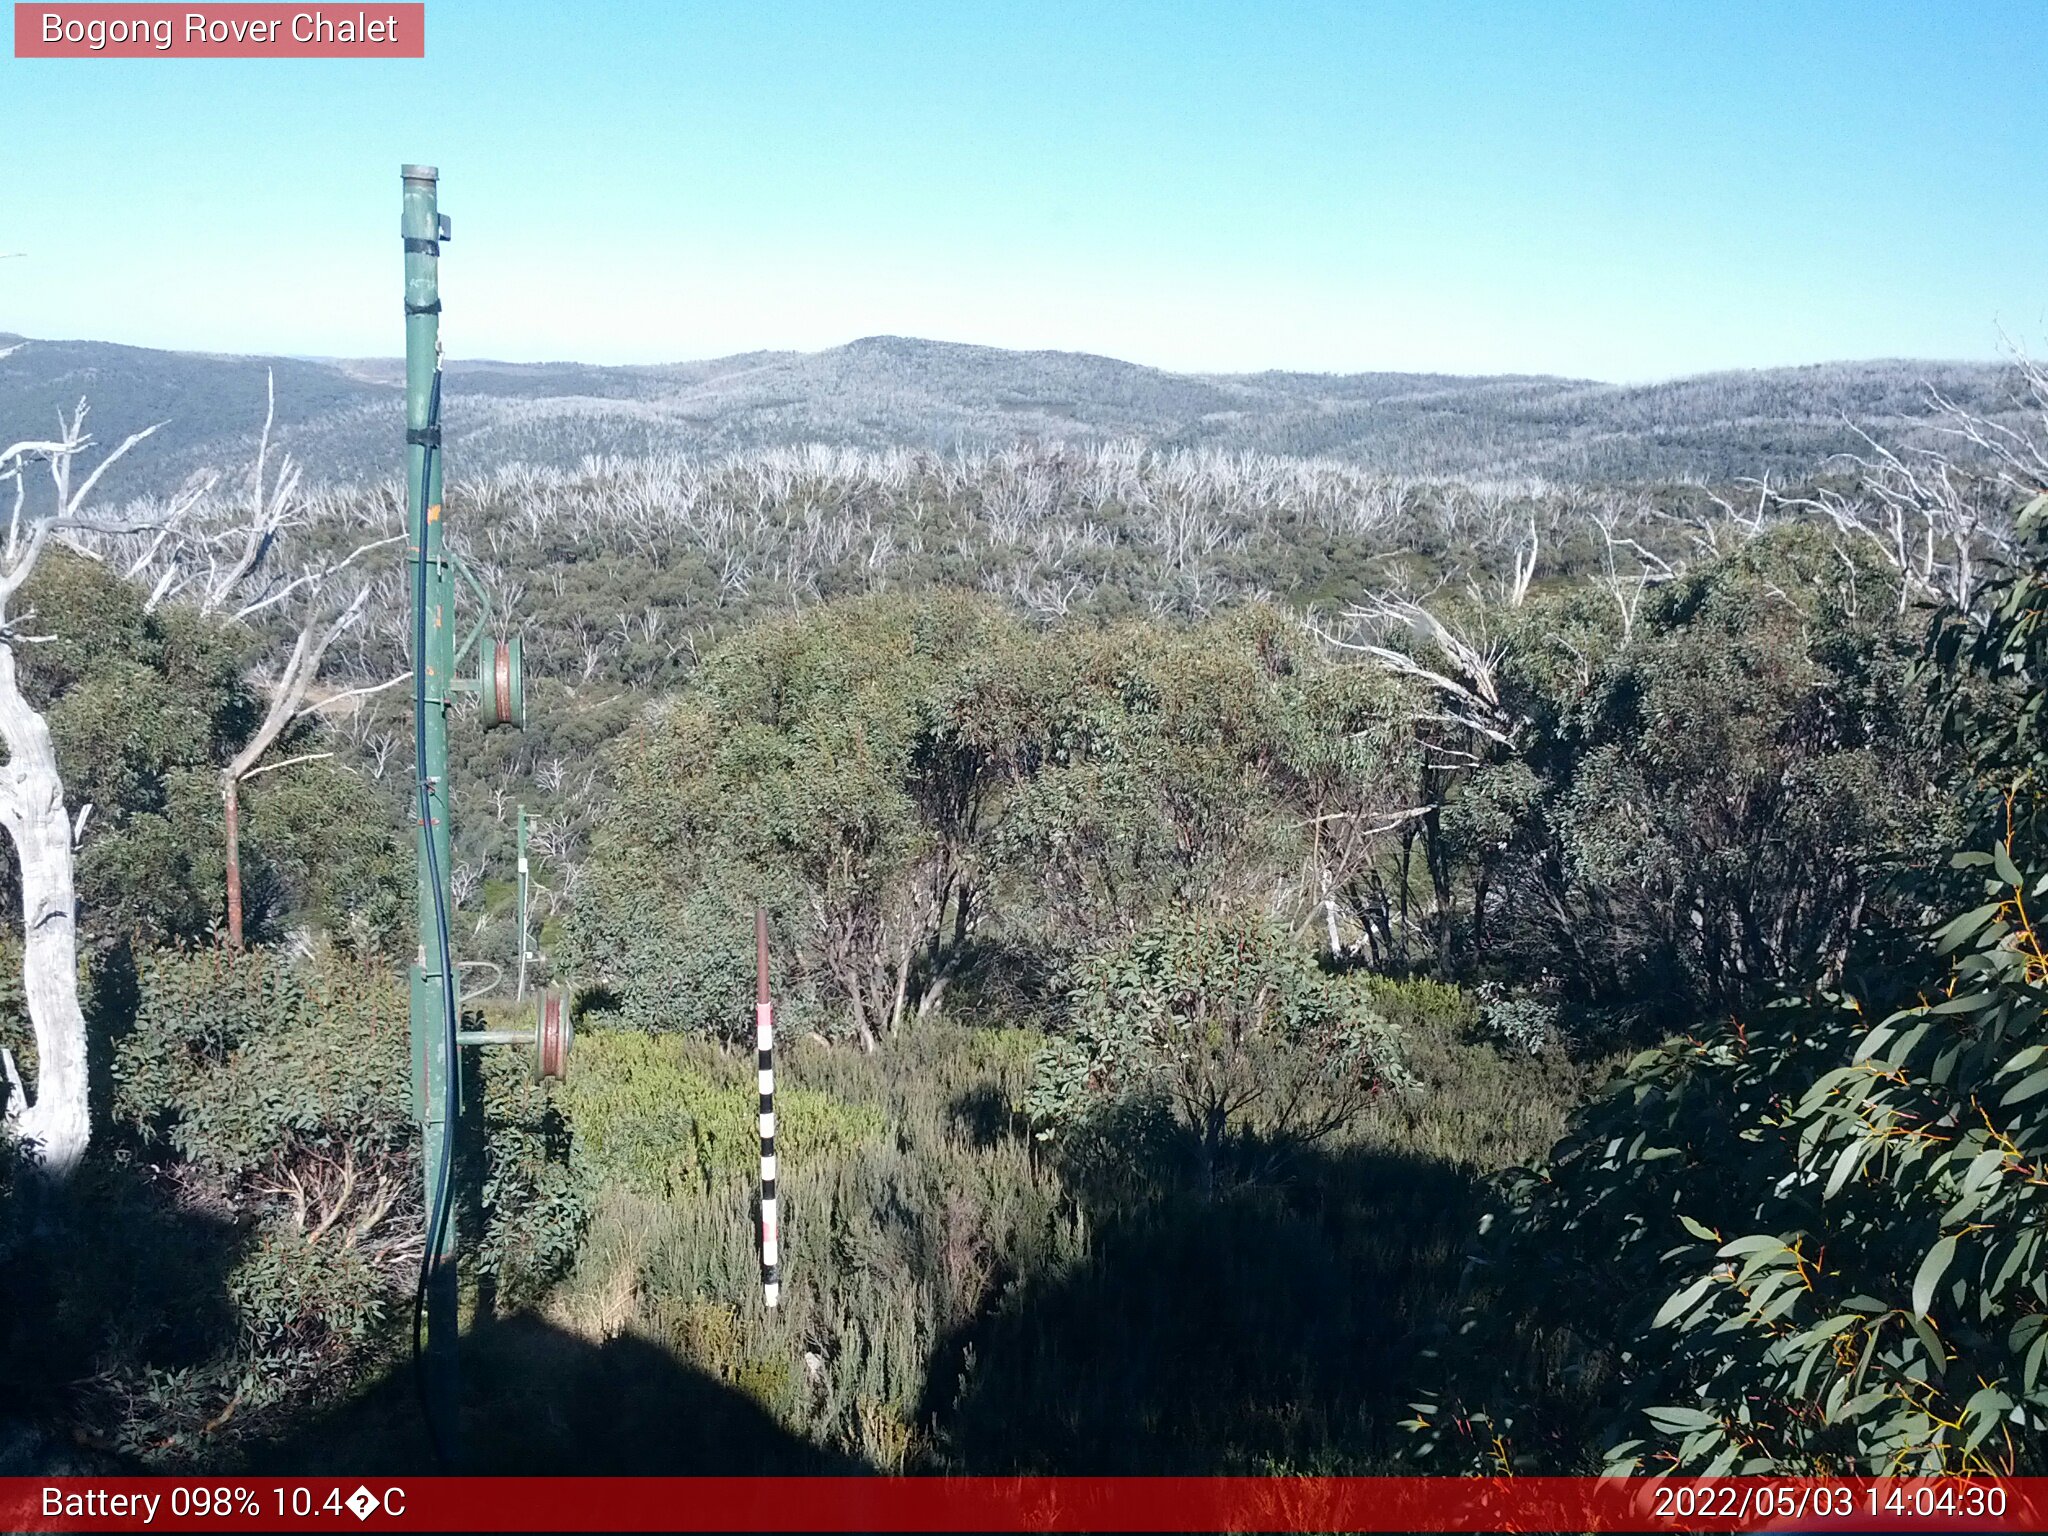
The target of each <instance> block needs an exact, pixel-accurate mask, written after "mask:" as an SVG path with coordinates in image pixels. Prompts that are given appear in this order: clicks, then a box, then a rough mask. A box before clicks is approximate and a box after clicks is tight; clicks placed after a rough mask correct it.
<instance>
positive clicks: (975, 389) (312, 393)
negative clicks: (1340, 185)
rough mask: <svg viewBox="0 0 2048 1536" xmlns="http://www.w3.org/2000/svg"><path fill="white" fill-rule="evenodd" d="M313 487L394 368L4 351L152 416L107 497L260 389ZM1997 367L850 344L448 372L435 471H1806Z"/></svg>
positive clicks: (361, 435)
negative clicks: (155, 429) (1166, 467)
mask: <svg viewBox="0 0 2048 1536" xmlns="http://www.w3.org/2000/svg"><path fill="white" fill-rule="evenodd" d="M265 369H271V370H274V371H275V373H276V376H277V379H278V384H279V396H278V398H279V404H280V410H281V412H282V415H281V417H280V420H281V422H282V423H283V424H285V425H286V426H288V427H289V428H290V429H291V431H292V434H293V435H292V443H293V447H294V451H295V452H296V453H297V454H298V456H299V459H300V461H301V462H302V463H303V464H305V466H306V467H307V470H308V472H309V474H310V475H311V476H312V477H313V478H314V479H315V480H317V481H321V482H337V481H355V482H365V481H375V480H378V479H381V478H382V477H383V476H384V475H386V474H388V473H389V470H390V463H391V458H390V437H391V423H392V421H393V420H394V419H395V416H396V413H397V411H398V409H399V393H400V390H401V388H402V385H403V371H402V368H401V367H400V365H399V364H398V363H397V362H396V361H395V360H386V359H368V360H361V361H347V360H334V359H307V358H248V357H242V358H236V357H220V356H214V355H210V354H200V353H187V352H163V351H155V350H151V349H148V348H141V347H123V346H115V345H112V344H109V343H105V342H92V341H59V340H25V339H23V338H19V337H13V336H9V335H5V334H0V419H5V420H10V421H22V422H33V423H38V424H40V423H44V422H47V421H48V420H49V419H50V418H51V416H52V415H53V413H54V412H56V411H58V410H68V409H69V408H70V407H71V406H72V405H74V404H75V403H76V402H77V400H78V398H79V397H80V396H81V395H89V396H91V398H92V399H93V400H94V401H95V402H96V403H97V406H98V409H99V410H100V412H101V414H102V419H103V420H107V421H119V422H122V423H127V424H132V425H134V426H142V425H146V424H147V423H149V422H154V421H163V422H165V423H166V424H165V426H164V428H163V431H162V432H161V433H160V434H159V436H158V438H157V440H156V446H155V450H154V452H152V453H151V454H150V455H148V456H147V457H146V458H138V459H135V460H132V461H130V462H129V463H126V464H124V465H122V466H120V467H119V468H118V469H117V470H116V471H115V472H114V474H113V476H112V478H111V479H110V481H109V483H108V490H109V491H110V492H113V493H115V494H117V495H126V494H136V493H142V492H149V491H155V492H159V493H164V492H168V491H169V490H170V489H172V488H173V487H174V486H176V485H177V484H178V483H179V481H180V480H181V479H182V478H183V477H184V476H185V475H187V474H190V473H193V472H203V471H206V470H208V469H217V468H219V467H220V466H222V465H224V464H229V463H239V462H243V461H244V460H246V459H247V458H248V457H249V456H250V454H251V453H252V452H253V450H254V448H255V443H256V425H257V423H256V422H255V421H254V420H252V419H251V416H250V412H249V410H248V408H247V406H246V404H245V402H246V400H247V399H248V397H249V395H250V394H251V393H252V392H257V391H260V390H261V389H262V384H263V376H264V370H265ZM2024 394H2025V390H2024V386H2023V383H2022V381H2021V379H2020V376H2019V373H2018V371H2017V370H2015V369H2012V368H2007V367H1999V366H1993V365H1986V364H1960V363H1939V362H1910V361H1871V362H1843V363H1831V364H1826V365H1821V366H1816V367H1806V368H1781V369H1766V370H1760V371H1754V372H1744V373H1718V374H1708V375H1704V376H1701V377H1697V378H1688V379H1678V380H1674V381H1670V382H1666V383H1656V384H1632V385H1623V384H1609V383H1599V382H1596V381H1592V380H1583V379H1559V378H1545V377H1522V376H1501V377H1492V378H1461V377H1456V376H1451V375H1442V374H1399V373H1372V374H1299V373H1259V374H1236V375H1222V374H1212V375H1196V374H1176V373H1168V372H1165V371H1162V370H1160V369H1156V368H1146V367H1142V366H1139V365H1137V364H1133V363H1126V362H1120V361H1118V360H1116V359H1114V358H1107V357H1096V356H1091V355H1088V354H1085V353H1073V352H1009V351H1003V350H1001V349H999V348H995V347H975V346H963V345H958V344H954V343H947V342H936V341H921V340H916V339H912V338H906V337H899V336H870V337H865V338H863V339H861V340H859V341H854V342H850V343H848V344H847V345H845V346H842V347H834V348H831V349H829V350H827V351H823V352H814V353H796V352H760V353H746V354H742V355H739V356H735V357H726V358H717V359H713V360H710V361H706V362H693V363H677V364H673V365H666V366H656V367H593V366H588V365H585V364H579V363H567V362H564V363H522V364H514V363H496V362H489V361H469V362H451V363H450V365H449V370H448V399H447V427H448V433H449V438H448V442H449V450H450V455H451V459H450V462H451V463H453V464H455V465H456V466H458V467H460V468H462V469H465V470H467V471H469V472H471V473H479V472H485V471H488V470H492V469H495V468H499V467H503V466H509V465H514V464H524V465H533V466H540V467H548V468H555V469H561V470H574V469H575V468H577V467H578V466H579V465H580V463H581V461H582V460H583V459H584V458H585V457H586V456H589V455H598V456H601V457H606V458H643V457H650V456H652V457H659V456H667V455H674V454H693V455H704V454H713V455H716V454H725V453H733V452H745V451H748V450H754V449H761V448H790V447H801V446H803V445H807V444H811V443H830V444H834V445H839V446H847V447H859V448H870V449H890V448H910V449H924V450H935V451H941V452H954V451H963V450H964V451H982V452H987V451H999V450H1002V449H1006V448H1009V447H1011V446H1013V445H1015V444H1017V443H1018V442H1020V441H1023V442H1028V443H1036V444H1069V445H1073V446H1076V447H1084V448H1085V447H1092V446H1096V445H1100V444H1104V443H1110V442H1115V441H1118V440H1124V439H1128V440H1133V441H1136V442H1139V443H1141V444H1143V445H1145V446H1148V447H1152V448H1159V449H1175V448H1196V449H1217V450H1221V451H1223V452H1227V453H1233V454H1236V453H1255V454H1285V455H1290V456H1296V457H1311V458H1330V459H1337V460H1341V461H1343V462H1345V463H1348V464H1351V465H1354V466H1360V467H1363V468H1367V469H1370V470H1374V471H1377V472H1379V473H1382V474H1394V475H1404V476H1426V477H1446V476H1451V477H1460V478H1466V479H1474V478H1476V479H1487V480H1527V479H1532V478H1534V479H1542V480H1546V481H1551V482H1555V483H1573V482H1588V481H1596V482H1602V483H1616V482H1630V483H1638V482H1649V481H1668V480H1703V479H1712V480H1733V479H1737V478H1740V477H1743V476H1763V475H1771V476H1775V477H1778V478H1784V477H1786V476H1792V477H1801V476H1804V475H1806V474H1809V473H1810V472H1811V471H1812V470H1813V468H1814V466H1815V465H1816V464H1818V463H1819V462H1820V461H1821V460H1822V459H1824V458H1825V457H1826V456H1827V455H1829V454H1832V453H1843V452H1860V451H1864V450H1865V449H1866V447H1867V445H1866V444H1865V442H1864V441H1863V439H1862V438H1861V437H1859V436H1858V431H1859V430H1861V431H1866V432H1870V433H1873V434H1875V435H1877V436H1879V437H1881V438H1883V439H1884V440H1886V441H1888V442H1891V443H1894V444H1898V445H1915V446H1928V445H1930V443H1931V442H1932V441H1934V439H1933V438H1932V437H1931V436H1930V429H1931V428H1933V427H1935V426H1936V425H1938V421H1937V418H1938V416H1939V406H1938V404H1937V399H1938V398H1946V399H1948V400H1952V401H1954V402H1955V403H1957V404H1960V405H1963V406H1965V407H1967V408H1969V409H1970V410H1972V411H1973V412H1975V413H1977V414H1978V415H1980V416H1984V417H1987V418H1989V419H1992V420H1994V421H1998V422H2002V423H2005V424H2007V425H2011V424H2013V423H2014V422H2016V421H2017V420H2019V419H2020V418H2021V417H2022V416H2023V415H2024V400H2023V397H2024Z"/></svg>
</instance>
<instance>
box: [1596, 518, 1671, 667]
mask: <svg viewBox="0 0 2048 1536" xmlns="http://www.w3.org/2000/svg"><path fill="white" fill-rule="evenodd" d="M1592 522H1593V526H1594V527H1595V528H1596V529H1598V530H1599V532H1600V587H1601V589H1602V590H1603V591H1605V592H1606V593H1607V595H1608V596H1609V597H1610V598H1612V599H1613V601H1614V609H1615V612H1616V613H1617V614H1618V615H1620V618H1621V643H1622V644H1623V645H1627V644H1628V643H1629V641H1630V640H1632V639H1634V638H1635V632H1636V614H1637V612H1638V611H1639V610H1640V609H1641V607H1642V604H1643V595H1644V594H1645V593H1646V592H1648V591H1649V590H1650V588H1651V587H1653V586H1656V585H1658V584H1659V583H1661V582H1666V581H1670V580H1672V579H1673V578H1675V577H1676V576H1677V575H1678V574H1679V573H1678V571H1677V569H1676V568H1674V567H1673V566H1672V564H1671V563H1670V562H1669V561H1668V560H1666V559H1665V558H1664V557H1663V556H1662V555H1660V554H1658V553H1657V552H1656V551H1655V550H1652V549H1649V548H1647V547H1646V546H1645V545H1644V544H1643V543H1642V542H1641V541H1640V540H1638V539H1635V538H1632V537H1630V536H1629V535H1627V534H1624V533H1620V532H1618V530H1619V529H1620V527H1621V524H1622V510H1621V508H1619V507H1617V506H1615V505H1614V504H1613V503H1611V502H1602V503H1601V504H1600V505H1599V506H1597V507H1595V508H1594V509H1593V513H1592Z"/></svg>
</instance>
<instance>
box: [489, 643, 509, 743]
mask: <svg viewBox="0 0 2048 1536" xmlns="http://www.w3.org/2000/svg"><path fill="white" fill-rule="evenodd" d="M491 659H492V661H493V663H494V665H493V666H492V668H491V685H492V686H491V718H492V722H493V723H494V724H497V725H510V724H512V717H513V714H514V713H515V712H514V710H513V708H512V648H511V647H510V646H509V645H507V644H506V643H505V642H504V641H503V640H500V641H499V642H498V644H497V652H496V654H495V655H494V656H493V657H492V658H491Z"/></svg>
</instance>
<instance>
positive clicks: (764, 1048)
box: [754, 907, 782, 1312]
mask: <svg viewBox="0 0 2048 1536" xmlns="http://www.w3.org/2000/svg"><path fill="white" fill-rule="evenodd" d="M754 1048H755V1049H756V1050H757V1051H759V1052H760V1072H761V1302H762V1304H763V1305H764V1306H766V1307H767V1309H768V1310H769V1311H770V1312H773V1311H774V1310H775V1309H776V1307H778V1306H779V1305H781V1302H782V1232H781V1226H780V1223H779V1221H778V1220H777V1208H776V1199H775V1004H774V1003H772V1002H771V1001H769V998H768V913H767V911H766V910H765V909H764V908H761V907H756V908H754Z"/></svg>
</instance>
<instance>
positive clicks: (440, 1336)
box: [401, 165, 459, 1459]
mask: <svg viewBox="0 0 2048 1536" xmlns="http://www.w3.org/2000/svg"><path fill="white" fill-rule="evenodd" d="M402 175H403V179H404V186H405V206H404V217H403V220H402V224H401V228H402V232H403V234H404V237H405V425H406V455H405V457H406V512H407V531H408V533H409V534H410V542H411V548H412V560H411V564H410V575H411V579H412V584H413V594H412V595H413V601H414V603H415V605H420V604H424V608H425V612H424V619H425V645H424V648H423V653H422V654H418V655H415V656H414V657H413V659H412V660H413V667H414V669H415V675H416V678H417V680H418V681H417V682H416V685H415V686H416V689H417V690H418V693H419V695H420V697H421V702H422V703H423V705H424V707H423V708H422V709H421V710H420V713H419V719H418V722H417V726H418V731H419V742H418V751H419V766H420V767H421V768H422V769H423V771H424V777H425V780H426V786H425V794H424V796H423V797H422V798H423V799H424V801H425V805H424V807H423V808H421V807H416V819H417V820H418V823H419V824H418V827H417V837H416V854H417V859H418V866H417V867H418V898H419V941H420V942H419V956H418V961H417V963H416V964H415V965H414V966H413V971H412V1060H413V1085H414V1094H415V1103H416V1105H417V1107H418V1110H419V1118H420V1128H421V1132H422V1142H423V1146H422V1151H423V1152H424V1154H425V1166H426V1180H425V1182H426V1191H425V1192H426V1200H427V1211H428V1215H429V1219H430V1221H431V1220H432V1218H433V1216H434V1214H435V1213H436V1212H441V1213H444V1214H443V1216H442V1219H441V1221H440V1230H439V1240H438V1242H436V1243H435V1245H434V1248H435V1251H434V1252H433V1253H432V1254H430V1255H428V1258H427V1263H428V1265H429V1269H428V1273H427V1279H426V1348H425V1362H424V1364H425V1371H426V1393H427V1412H428V1413H429V1414H430V1415H431V1416H432V1418H433V1420H434V1422H435V1428H436V1430H437V1439H438V1441H439V1443H440V1445H441V1448H442V1450H443V1452H444V1454H446V1455H447V1456H448V1457H450V1458H451V1459H452V1458H454V1457H455V1455H456V1442H455V1435H456V1406H457V1400H458V1395H459V1394H458V1377H457V1374H456V1334H457V1328H458V1304H459V1296H458V1292H457V1289H456V1270H455V1219H454V1202H453V1201H452V1200H451V1199H449V1198H448V1190H447V1189H446V1187H445V1183H446V1180H447V1178H448V1177H449V1176H450V1173H451V1167H450V1159H449V1157H448V1153H449V1151H450V1150H451V1149H450V1147H449V1143H448V1138H449V1137H450V1136H451V1135H453V1133H454V1129H455V1128H454V1126H453V1125H451V1124H450V1123H449V1112H448V1111H449V1083H450V1080H451V1075H452V1074H453V1073H454V1071H455V1068H456V1063H455V1061H454V1060H453V1059H452V1055H453V1053H452V1052H451V1051H450V1049H449V1045H448V1036H449V1028H448V1026H449V1023H450V1022H451V1021H450V1020H449V1019H448V1017H447V1001H446V994H447V981H448V978H447V976H446V975H445V974H444V963H445V950H446V945H447V939H446V929H445V927H444V924H445V923H446V922H447V920H448V914H449V913H450V912H451V911H452V909H453V907H454V900H453V895H452V892H451V891H450V889H449V886H448V871H449V868H450V865H449V845H448V709H449V704H450V701H451V696H452V690H451V687H450V685H451V683H452V682H453V680H454V670H455V669H454V661H455V627H454V623H453V619H454V595H455V594H454V579H453V574H452V572H451V571H450V569H449V565H448V562H447V560H446V558H445V557H444V555H443V552H442V521H441V454H440V451H439V441H438V438H439V428H440V422H439V419H438V412H437V410H436V403H437V398H438V391H437V389H436V378H435V376H436V374H437V372H438V370H439V366H440V337H441V315H440V309H441V303H440V300H441V287H440V256H441V247H440V240H441V232H442V231H441V215H440V209H439V205H438V200H437V184H438V181H439V172H437V171H436V170H435V169H434V168H433V167H432V166H424V165H408V166H406V167H405V168H404V171H403V172H402ZM414 613H415V624H416V629H415V635H416V636H417V632H418V631H417V624H418V619H419V614H420V610H419V608H418V607H417V606H416V607H415V609H414ZM416 643H417V641H416ZM437 871H438V874H439V879H438V881H437V880H436V879H435V873H436V872H437ZM437 886H438V889H437Z"/></svg>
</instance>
